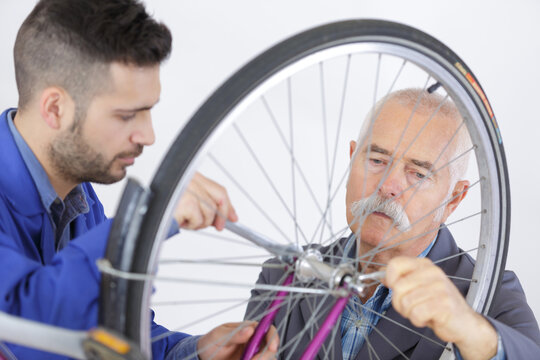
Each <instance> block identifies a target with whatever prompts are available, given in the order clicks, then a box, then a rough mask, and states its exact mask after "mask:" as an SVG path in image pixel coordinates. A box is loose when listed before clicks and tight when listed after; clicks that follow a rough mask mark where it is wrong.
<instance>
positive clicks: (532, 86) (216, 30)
mask: <svg viewBox="0 0 540 360" xmlns="http://www.w3.org/2000/svg"><path fill="white" fill-rule="evenodd" d="M146 3H147V5H148V8H149V10H150V11H151V12H152V13H153V14H154V15H155V16H156V17H157V18H158V19H159V20H162V21H164V22H165V23H166V24H168V26H169V27H170V29H171V30H172V33H173V37H174V45H173V46H174V47H173V53H172V57H171V58H170V60H169V61H168V62H167V63H166V64H165V65H164V67H163V69H162V85H163V91H162V96H161V102H160V104H159V105H158V106H157V107H156V109H155V111H154V113H153V114H154V124H155V130H156V135H157V144H156V145H154V146H153V147H152V148H149V149H146V151H145V153H144V155H143V156H142V157H141V158H140V159H139V160H138V161H137V163H136V165H135V166H134V167H133V168H131V169H130V171H129V174H130V176H133V177H136V178H138V179H140V180H142V181H143V182H147V181H149V179H151V176H152V173H153V172H154V170H155V168H156V166H157V165H158V164H159V159H160V158H161V157H162V156H163V154H164V153H165V151H166V149H167V147H168V145H169V144H170V142H171V141H172V139H173V138H174V135H175V134H176V133H177V132H178V131H179V130H180V129H181V127H182V126H183V124H184V123H185V122H186V121H187V120H188V119H189V117H190V115H191V114H192V113H193V112H194V111H195V110H196V109H197V107H198V106H199V105H200V104H201V103H202V102H203V101H204V100H205V98H206V97H207V96H209V95H210V94H211V92H212V91H213V90H214V89H215V88H216V87H217V86H218V85H219V84H220V83H222V82H223V81H224V80H225V79H226V78H227V77H228V76H229V75H231V74H232V73H233V72H234V71H235V70H236V69H238V68H239V67H240V66H242V65H243V64H244V63H246V62H247V61H248V60H250V59H251V58H252V57H254V56H255V55H257V54H258V53H260V52H261V51H263V50H265V49H266V48H268V47H269V46H271V45H273V44H275V43H276V42H278V41H280V40H282V39H284V38H286V37H288V36H290V35H292V34H294V33H297V32H299V31H302V30H305V29H307V28H310V27H312V26H315V25H319V24H322V23H326V22H330V21H335V20H340V19H349V18H379V19H387V20H394V21H398V22H402V23H405V24H408V25H411V26H414V27H416V28H419V29H420V30H423V31H425V32H427V33H429V34H431V35H433V36H435V37H436V38H438V39H439V40H441V41H442V42H444V43H445V44H446V45H448V46H449V47H450V48H451V49H452V50H454V51H455V52H456V53H457V54H458V55H459V56H460V57H461V58H462V59H463V60H464V61H465V62H466V63H467V64H468V66H469V67H470V68H471V69H472V70H473V71H474V73H475V74H476V76H477V77H478V79H479V80H480V83H481V84H482V86H483V88H484V90H485V91H486V93H487V95H488V97H489V99H490V101H491V104H492V106H493V109H494V111H495V114H496V116H497V118H498V122H499V126H500V129H501V133H502V136H503V140H504V144H505V148H506V154H507V160H508V166H509V172H510V180H511V182H510V184H511V190H512V224H511V229H512V230H511V242H510V250H509V253H508V260H507V268H508V269H512V270H514V271H515V272H516V273H517V274H518V276H519V278H520V280H521V282H522V285H523V287H524V289H525V293H526V295H527V297H528V302H529V304H530V306H531V307H532V308H533V310H534V312H535V314H536V317H537V318H538V317H539V316H540V287H539V286H538V285H537V284H538V280H537V277H538V274H540V272H539V271H538V268H537V266H538V254H540V241H539V240H538V238H539V237H538V231H537V224H538V218H539V214H538V203H539V202H540V195H539V193H538V191H537V189H538V187H539V184H540V166H539V160H538V154H539V153H540V152H539V150H538V147H537V144H538V137H539V135H540V121H539V120H540V119H539V117H538V112H537V108H536V106H537V105H538V102H539V96H540V92H539V91H538V84H539V83H540V69H539V66H538V61H539V59H540V41H539V39H538V37H539V36H540V22H539V21H538V16H539V15H540V2H537V1H533V0H529V1H527V0H516V1H513V2H509V1H493V0H491V1H489V0H481V1H465V0H458V1H444V2H443V1H430V0H426V1H417V0H412V1H411V0H409V1H401V0H392V1H373V0H372V1H359V0H357V1H348V0H334V1H321V0H273V1H269V0H266V1H262V0H227V1H217V0H216V1H203V0H199V1H172V0H169V1H165V0H147V1H146ZM33 4H34V2H33V1H28V0H24V1H14V0H1V2H0V14H2V20H1V21H0V34H1V37H0V42H1V45H2V48H3V49H4V50H5V52H4V54H3V56H2V57H0V66H1V68H2V69H4V70H3V73H2V76H1V79H2V80H1V82H0V107H1V108H6V107H12V106H15V105H16V103H17V93H16V87H15V79H14V71H13V60H12V48H13V43H14V39H15V34H16V31H17V29H18V27H19V25H20V24H21V22H22V21H23V19H24V17H25V16H26V15H27V13H28V12H29V11H30V10H31V8H32V7H33ZM122 189H123V182H122V183H120V184H115V185H112V186H108V187H102V186H100V187H98V192H99V195H100V197H101V200H102V202H103V203H104V205H105V208H106V211H107V213H108V215H111V216H112V215H113V214H114V210H115V206H116V203H117V201H118V198H119V196H120V194H121V191H122Z"/></svg>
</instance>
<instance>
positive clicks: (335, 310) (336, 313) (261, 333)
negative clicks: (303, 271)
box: [242, 274, 350, 360]
mask: <svg viewBox="0 0 540 360" xmlns="http://www.w3.org/2000/svg"><path fill="white" fill-rule="evenodd" d="M293 279H294V274H290V275H289V276H288V277H287V278H286V279H285V281H284V282H283V284H282V285H283V286H288V285H290V284H291V283H292V281H293ZM287 294H288V291H285V290H283V291H279V292H278V293H277V295H276V299H274V300H273V301H272V303H271V304H270V306H269V307H268V310H267V314H266V315H265V316H264V317H263V318H262V319H261V321H260V322H259V324H258V325H257V328H256V329H255V333H254V334H253V336H252V337H251V339H250V340H249V342H248V345H247V347H246V350H245V351H244V354H243V355H242V360H249V359H251V358H252V357H253V356H254V355H255V354H256V353H257V351H258V350H259V348H260V345H261V342H262V339H263V338H264V337H265V335H266V334H267V333H268V330H269V329H270V326H271V325H272V321H273V320H274V318H275V317H276V315H277V313H278V310H279V306H280V305H281V303H282V302H283V300H285V297H286V295H287ZM349 298H350V295H349V296H344V297H341V298H339V299H338V300H337V301H336V302H335V303H334V306H333V307H332V309H331V310H330V313H329V314H328V315H327V316H326V319H325V320H324V322H323V324H322V326H321V327H320V328H319V330H318V331H317V333H316V334H315V337H314V338H313V339H312V340H311V342H310V343H309V345H308V347H307V348H306V350H305V351H304V354H303V355H302V357H301V358H300V359H301V360H312V359H314V358H315V356H316V355H317V353H318V352H319V350H320V348H321V347H322V345H323V343H324V341H325V340H326V338H327V337H328V334H330V332H331V331H332V329H333V327H334V326H335V324H336V322H337V321H338V319H339V317H340V315H341V313H342V312H343V309H345V306H346V305H347V302H348V301H349Z"/></svg>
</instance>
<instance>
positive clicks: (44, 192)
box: [7, 109, 86, 213]
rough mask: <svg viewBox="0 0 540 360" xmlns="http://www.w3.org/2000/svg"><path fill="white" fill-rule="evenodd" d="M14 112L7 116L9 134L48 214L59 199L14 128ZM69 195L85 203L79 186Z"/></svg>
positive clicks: (30, 150) (37, 162) (41, 167)
mask: <svg viewBox="0 0 540 360" xmlns="http://www.w3.org/2000/svg"><path fill="white" fill-rule="evenodd" d="M16 112H17V111H16V110H15V109H14V110H11V111H10V112H9V113H8V114H7V120H8V126H9V130H10V132H11V135H12V136H13V139H14V140H15V145H16V146H17V148H18V149H19V152H20V154H21V157H22V158H23V161H24V163H25V164H26V167H27V168H28V171H29V172H30V176H31V177H32V179H33V180H34V183H35V184H36V188H37V191H38V193H39V196H40V198H41V202H42V204H43V207H44V208H45V209H46V210H47V212H48V213H50V212H51V205H52V204H53V203H54V202H55V200H57V199H58V200H59V201H60V202H61V199H60V198H59V197H58V194H57V193H56V191H55V190H54V188H53V186H52V184H51V182H50V181H49V177H48V176H47V173H46V172H45V169H43V166H41V163H40V162H39V160H38V159H37V158H36V156H35V155H34V153H33V152H32V149H30V147H29V146H28V144H27V143H26V141H25V140H24V139H23V137H22V136H21V134H20V133H19V130H17V128H16V127H15V124H14V123H13V117H14V116H15V114H16ZM70 194H72V195H80V196H81V199H84V200H83V201H84V203H86V196H85V194H84V191H83V189H82V186H81V185H80V184H79V185H77V186H76V187H75V189H73V190H72V191H71V192H70Z"/></svg>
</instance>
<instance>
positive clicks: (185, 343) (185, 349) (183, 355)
mask: <svg viewBox="0 0 540 360" xmlns="http://www.w3.org/2000/svg"><path fill="white" fill-rule="evenodd" d="M200 338H201V337H200V336H189V337H186V338H184V339H182V340H180V341H179V342H178V343H177V344H176V345H175V347H174V348H173V349H172V350H171V351H169V353H168V354H167V357H166V358H165V360H177V359H193V360H198V359H199V357H198V356H194V354H196V353H197V343H198V342H199V339H200Z"/></svg>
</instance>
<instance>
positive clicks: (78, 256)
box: [0, 220, 189, 359]
mask: <svg viewBox="0 0 540 360" xmlns="http://www.w3.org/2000/svg"><path fill="white" fill-rule="evenodd" d="M111 222H112V220H106V221H104V222H103V223H102V224H100V225H98V226H96V227H94V228H93V229H91V230H90V231H88V232H86V233H85V234H84V235H82V236H79V237H78V238H76V239H74V240H72V241H71V242H70V243H69V244H68V245H67V246H66V247H65V248H64V249H62V250H61V251H60V252H58V253H57V254H56V255H55V257H54V259H53V261H52V263H51V264H50V265H47V266H44V265H43V264H41V263H40V262H37V261H33V260H31V259H29V258H28V257H26V256H25V255H24V254H23V253H21V252H20V249H18V248H17V247H16V245H15V244H14V242H13V240H12V239H11V238H10V237H9V236H7V235H6V234H4V233H0V261H1V263H2V267H3V268H4V269H10V270H9V271H5V272H3V275H2V280H1V281H0V310H1V311H5V312H7V313H10V314H12V315H17V316H21V317H24V318H27V319H31V320H35V321H39V322H43V323H47V324H50V325H56V326H61V327H64V328H68V329H73V330H81V329H90V328H92V327H94V326H96V325H97V311H98V310H97V309H98V295H99V286H100V279H101V276H100V273H99V271H98V269H97V266H96V265H95V264H96V260H97V259H99V258H102V257H103V256H104V253H105V245H106V242H107V238H108V234H109V230H110V226H111ZM167 331H168V330H167V329H165V328H164V327H162V326H159V325H157V324H155V323H154V322H153V321H152V336H156V335H159V334H163V333H165V332H167ZM188 336H189V335H187V334H183V333H178V332H171V335H169V336H167V337H165V338H163V339H161V340H160V341H156V342H154V343H153V344H152V351H153V356H154V358H155V359H163V358H164V357H165V354H166V353H167V352H168V351H170V350H171V349H172V348H174V346H175V345H176V343H177V342H178V341H180V340H181V339H184V338H186V337H188ZM10 347H11V346H10ZM12 349H13V350H14V351H15V352H16V353H17V354H18V356H20V357H22V358H25V354H26V355H29V354H36V352H35V351H31V350H29V349H25V348H21V347H18V346H13V347H12ZM32 356H33V355H32Z"/></svg>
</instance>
